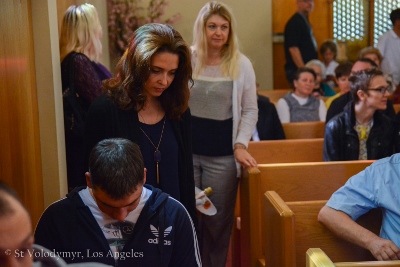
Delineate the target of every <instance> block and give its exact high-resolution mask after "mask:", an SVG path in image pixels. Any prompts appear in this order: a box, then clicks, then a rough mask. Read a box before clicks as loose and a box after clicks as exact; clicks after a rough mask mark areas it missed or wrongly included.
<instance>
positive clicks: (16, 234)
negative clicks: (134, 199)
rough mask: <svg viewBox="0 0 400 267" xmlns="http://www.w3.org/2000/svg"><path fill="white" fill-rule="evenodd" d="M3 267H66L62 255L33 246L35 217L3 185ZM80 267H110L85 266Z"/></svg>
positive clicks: (0, 211)
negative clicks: (33, 221) (32, 220)
mask: <svg viewBox="0 0 400 267" xmlns="http://www.w3.org/2000/svg"><path fill="white" fill-rule="evenodd" d="M0 266H2V267H11V266H12V267H32V266H33V267H46V266H48V267H50V266H53V267H55V266H58V267H63V266H67V264H66V263H65V262H64V261H63V259H62V258H61V255H55V254H54V253H52V251H49V250H47V249H46V248H44V247H41V246H38V245H35V244H33V233H32V224H31V218H30V216H29V213H28V211H27V210H26V209H25V207H24V206H23V205H22V203H21V202H20V200H19V199H18V197H17V195H16V194H15V192H14V191H13V190H12V189H11V188H9V187H8V186H7V185H5V184H3V183H2V182H0ZM74 266H76V267H79V266H81V267H102V266H104V267H105V266H109V265H104V264H101V263H81V264H76V265H74Z"/></svg>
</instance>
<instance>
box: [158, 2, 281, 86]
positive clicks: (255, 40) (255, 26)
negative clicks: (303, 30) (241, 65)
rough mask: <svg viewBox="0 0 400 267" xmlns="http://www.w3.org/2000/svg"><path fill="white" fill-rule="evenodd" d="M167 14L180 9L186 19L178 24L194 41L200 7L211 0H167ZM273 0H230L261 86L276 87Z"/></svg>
mask: <svg viewBox="0 0 400 267" xmlns="http://www.w3.org/2000/svg"><path fill="white" fill-rule="evenodd" d="M167 1H168V3H169V6H168V7H167V9H166V13H165V18H169V17H171V16H172V15H174V14H176V13H178V12H179V13H180V14H181V15H182V19H181V20H180V21H179V22H177V23H176V24H174V25H173V26H174V28H176V29H177V30H178V31H179V32H180V33H181V34H182V36H183V38H184V39H185V40H186V42H187V43H188V44H189V45H191V43H192V40H193V38H192V32H193V24H194V21H195V20H196V17H197V14H198V12H199V10H200V9H201V8H202V7H203V6H204V5H205V4H206V3H207V2H208V1H204V0H201V1H199V0H185V1H182V0H167ZM271 1H272V0H252V1H248V0H226V1H223V2H224V3H225V4H227V5H228V6H230V7H231V8H232V11H233V13H234V15H235V18H236V21H237V25H238V33H237V34H238V37H239V42H240V48H241V51H242V53H243V54H245V55H246V56H247V57H248V58H249V59H250V60H251V62H253V66H254V70H255V73H256V78H257V81H258V83H259V84H260V88H273V71H272V12H271V9H272V2H271Z"/></svg>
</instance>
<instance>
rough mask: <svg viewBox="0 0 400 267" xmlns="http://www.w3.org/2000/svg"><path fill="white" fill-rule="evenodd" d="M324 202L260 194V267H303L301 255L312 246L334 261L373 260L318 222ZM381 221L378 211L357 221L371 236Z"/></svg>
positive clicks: (376, 232)
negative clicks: (262, 225)
mask: <svg viewBox="0 0 400 267" xmlns="http://www.w3.org/2000/svg"><path fill="white" fill-rule="evenodd" d="M326 202H327V200H311V201H295V202H285V201H284V200H283V199H282V198H281V197H280V196H279V195H278V194H277V193H276V192H275V191H267V192H266V193H265V194H264V214H263V216H264V228H263V234H262V238H263V243H264V244H263V246H264V256H265V265H264V266H281V267H305V266H306V262H305V261H304V254H305V253H306V252H307V250H308V249H309V248H312V247H319V248H321V249H322V250H323V251H325V252H326V253H327V254H329V255H330V259H331V260H332V261H335V262H336V261H365V260H374V257H373V256H372V255H371V253H370V252H369V251H368V250H365V249H363V248H361V247H359V246H356V245H354V244H352V243H349V242H347V241H345V240H343V239H341V238H339V237H337V236H335V235H334V234H333V233H332V232H331V231H329V230H328V229H327V228H326V227H325V226H323V225H322V224H320V223H319V222H318V220H317V217H318V213H319V211H320V210H321V208H322V207H323V206H324V205H325V204H326ZM381 221H382V214H381V212H380V210H373V211H371V212H370V213H367V214H365V215H364V216H362V217H360V218H359V219H358V220H357V222H359V223H360V224H362V225H363V226H364V227H366V228H367V229H369V230H371V231H372V232H374V233H375V234H379V230H380V226H381ZM260 262H261V263H262V262H263V261H262V260H261V261H260Z"/></svg>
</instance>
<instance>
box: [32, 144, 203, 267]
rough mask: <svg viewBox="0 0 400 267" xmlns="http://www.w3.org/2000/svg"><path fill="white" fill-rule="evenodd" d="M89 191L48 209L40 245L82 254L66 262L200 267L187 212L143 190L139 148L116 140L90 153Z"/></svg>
mask: <svg viewBox="0 0 400 267" xmlns="http://www.w3.org/2000/svg"><path fill="white" fill-rule="evenodd" d="M85 175H86V183H87V187H80V188H75V189H74V190H73V191H72V192H71V193H69V194H68V195H67V197H66V198H63V199H61V200H60V201H58V202H55V203H53V204H52V205H50V206H49V207H48V208H47V209H46V211H45V212H44V213H43V215H42V217H41V218H40V220H39V223H38V225H37V228H36V231H35V238H36V242H37V243H38V244H40V245H43V246H45V247H47V248H49V249H50V250H55V251H57V252H69V251H74V252H80V253H81V254H80V257H75V258H71V257H70V258H68V257H64V259H65V261H67V262H86V261H97V262H101V263H105V264H110V265H113V266H119V267H122V266H200V265H201V261H200V255H199V251H198V244H197V237H196V232H195V229H194V226H193V223H192V221H191V218H190V216H189V214H188V213H187V211H186V209H185V208H184V207H183V206H182V204H181V203H179V202H178V201H177V200H175V199H173V198H170V197H169V196H168V195H167V194H165V193H163V192H161V190H159V189H157V188H153V187H151V186H149V185H145V182H146V169H145V168H144V165H143V158H142V154H141V152H140V149H139V147H138V146H137V145H136V144H134V143H132V142H131V141H129V140H126V139H121V138H116V139H105V140H102V141H100V142H99V143H98V144H97V145H96V146H95V147H94V148H93V149H92V151H91V153H90V157H89V172H87V173H86V174H85Z"/></svg>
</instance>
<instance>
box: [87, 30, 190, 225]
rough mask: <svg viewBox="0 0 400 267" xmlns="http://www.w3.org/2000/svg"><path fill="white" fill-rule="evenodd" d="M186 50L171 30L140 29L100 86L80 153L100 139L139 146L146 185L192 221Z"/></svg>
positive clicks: (186, 47)
mask: <svg viewBox="0 0 400 267" xmlns="http://www.w3.org/2000/svg"><path fill="white" fill-rule="evenodd" d="M191 75H192V68H191V62H190V52H189V48H188V46H187V45H186V43H185V42H184V40H183V39H182V37H181V35H180V34H179V33H178V32H177V31H176V30H174V29H173V28H172V27H171V26H168V25H162V24H156V23H153V24H147V25H144V26H142V27H140V28H139V29H138V30H136V32H135V33H134V35H133V38H132V40H131V42H130V43H129V46H128V48H127V50H126V51H125V53H124V55H123V56H122V58H121V59H120V61H119V62H118V64H117V68H116V76H115V77H114V78H112V79H109V80H107V81H105V82H104V87H105V90H106V94H104V95H102V96H100V97H99V98H98V99H97V100H96V101H95V102H94V103H93V104H92V105H91V107H90V109H89V112H88V114H87V119H86V126H85V129H86V132H85V140H86V147H87V150H86V152H87V153H89V151H90V150H91V148H92V147H93V146H94V145H95V144H96V143H97V142H99V141H100V140H102V139H105V138H111V137H122V138H127V139H129V140H131V141H133V142H135V143H137V144H138V145H139V146H140V149H141V152H142V154H143V158H144V163H145V167H146V169H147V173H146V183H147V184H150V185H152V186H154V187H158V188H160V189H161V190H163V191H164V192H166V193H168V194H170V195H171V196H172V197H173V198H175V199H177V200H179V201H180V202H181V203H182V204H183V205H184V206H185V207H186V209H187V210H188V211H189V214H190V215H191V217H192V219H193V220H195V221H196V218H197V217H196V216H197V214H196V208H195V197H194V179H193V159H192V145H191V142H192V140H191V124H190V123H191V116H190V111H189V109H188V100H189V94H190V92H189V85H190V83H192V78H191Z"/></svg>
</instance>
